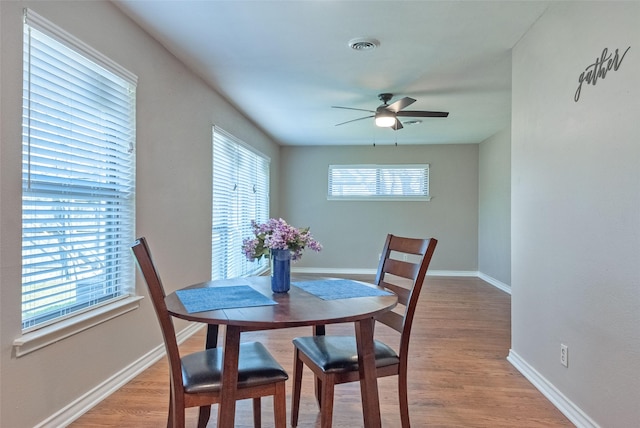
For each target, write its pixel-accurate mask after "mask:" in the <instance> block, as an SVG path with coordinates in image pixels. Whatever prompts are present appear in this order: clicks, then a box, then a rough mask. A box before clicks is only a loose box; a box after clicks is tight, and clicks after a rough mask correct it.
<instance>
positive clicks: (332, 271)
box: [291, 267, 478, 277]
mask: <svg viewBox="0 0 640 428" xmlns="http://www.w3.org/2000/svg"><path fill="white" fill-rule="evenodd" d="M291 272H292V273H302V274H304V273H310V274H322V275H375V274H376V269H353V268H317V267H292V268H291ZM427 276H474V277H475V276H478V272H476V271H468V270H430V271H428V272H427Z"/></svg>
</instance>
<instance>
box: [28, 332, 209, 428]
mask: <svg viewBox="0 0 640 428" xmlns="http://www.w3.org/2000/svg"><path fill="white" fill-rule="evenodd" d="M203 327H204V324H196V323H193V324H190V325H189V326H188V327H187V328H185V329H184V330H182V331H180V332H179V333H178V334H177V340H178V343H182V342H184V341H185V340H187V339H188V338H189V337H191V336H192V335H193V334H195V333H196V332H197V331H199V330H200V329H201V328H203ZM164 355H165V349H164V344H160V345H158V346H156V347H155V348H153V349H152V350H151V351H149V352H147V353H146V354H145V355H143V356H142V357H140V358H139V359H137V360H136V361H134V362H133V363H131V364H130V365H128V366H127V367H125V368H123V369H122V370H120V371H119V372H118V373H116V374H115V375H114V376H112V377H110V378H109V379H107V380H106V381H104V382H102V383H101V384H99V385H97V386H96V387H95V388H93V389H91V390H90V391H88V392H87V393H86V394H84V395H82V396H81V397H79V398H78V399H76V400H75V401H73V402H71V403H70V404H68V405H67V406H65V407H63V408H62V409H60V410H59V411H58V412H56V413H54V414H53V415H51V416H50V417H48V418H47V419H45V420H44V421H42V422H40V423H39V424H37V425H36V426H35V428H53V427H66V426H67V425H69V424H71V422H73V421H75V420H76V419H78V418H79V417H80V416H82V415H83V414H85V413H86V412H88V411H89V410H91V409H92V408H93V407H94V406H96V405H97V404H98V403H100V402H101V401H102V400H104V399H105V398H107V397H108V396H110V395H111V394H113V393H114V392H116V391H117V390H118V389H120V388H122V387H123V386H124V385H125V384H126V383H127V382H129V381H130V380H132V379H133V378H135V377H136V376H138V375H139V374H140V373H142V372H143V371H145V370H146V369H148V368H149V367H151V366H152V365H153V364H154V363H156V362H157V361H159V360H160V359H161V358H162V357H164Z"/></svg>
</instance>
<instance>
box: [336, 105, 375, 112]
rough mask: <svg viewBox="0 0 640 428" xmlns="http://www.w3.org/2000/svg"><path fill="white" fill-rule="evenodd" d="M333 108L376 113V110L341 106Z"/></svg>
mask: <svg viewBox="0 0 640 428" xmlns="http://www.w3.org/2000/svg"><path fill="white" fill-rule="evenodd" d="M331 108H341V109H344V110H358V111H366V112H369V113H375V111H374V110H365V109H363V108H353V107H340V106H331Z"/></svg>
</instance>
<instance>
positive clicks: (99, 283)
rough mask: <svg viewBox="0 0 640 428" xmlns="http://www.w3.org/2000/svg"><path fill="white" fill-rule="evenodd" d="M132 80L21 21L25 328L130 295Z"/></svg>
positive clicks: (32, 17) (38, 21)
mask: <svg viewBox="0 0 640 428" xmlns="http://www.w3.org/2000/svg"><path fill="white" fill-rule="evenodd" d="M135 91H136V77H135V76H134V75H132V74H131V73H129V72H128V71H126V70H124V69H122V68H121V67H120V66H118V65H117V64H114V63H112V62H111V61H110V60H108V59H107V58H105V57H104V56H102V55H100V54H99V53H97V52H95V51H94V50H93V49H91V48H90V47H88V46H86V45H84V44H83V43H82V42H80V41H79V40H77V39H75V38H74V37H73V36H71V35H69V34H67V33H65V32H64V31H63V30H61V29H59V28H57V27H55V26H54V25H53V24H51V23H50V22H48V21H46V20H45V19H44V18H42V17H40V16H38V15H36V14H34V13H33V12H32V11H29V10H27V11H26V12H25V24H24V68H23V127H22V149H23V161H22V182H23V188H22V328H23V331H30V330H33V329H35V328H39V327H42V326H45V325H48V324H51V323H53V322H56V321H59V320H61V319H65V318H67V317H69V316H72V315H77V314H79V313H81V312H86V311H88V310H91V309H93V308H96V307H97V306H102V305H103V304H105V303H108V302H111V301H114V300H116V299H121V298H123V297H126V296H128V295H129V293H130V292H132V289H133V284H134V276H133V275H134V267H133V264H132V259H131V256H130V251H129V245H130V244H131V242H133V239H134V217H135V216H134V214H135V212H134V209H135V155H134V143H135Z"/></svg>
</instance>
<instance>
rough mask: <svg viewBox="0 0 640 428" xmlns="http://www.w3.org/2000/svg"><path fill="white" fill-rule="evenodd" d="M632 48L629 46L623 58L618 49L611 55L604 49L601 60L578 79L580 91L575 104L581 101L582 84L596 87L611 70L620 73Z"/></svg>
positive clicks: (585, 70)
mask: <svg viewBox="0 0 640 428" xmlns="http://www.w3.org/2000/svg"><path fill="white" fill-rule="evenodd" d="M629 49H631V46H629V47H628V48H627V49H626V50H625V51H624V53H623V54H622V56H621V55H620V54H619V53H618V49H616V50H615V51H614V52H613V53H609V50H608V49H607V48H604V50H603V51H602V55H600V58H596V62H594V63H593V64H591V65H589V66H588V67H587V68H585V69H584V71H583V72H582V73H580V77H578V89H577V90H576V94H575V95H574V97H573V100H574V101H575V102H578V100H579V99H580V91H581V90H582V82H587V84H591V85H593V86H595V85H596V82H597V81H598V79H599V78H603V79H604V78H605V76H606V75H607V72H609V71H610V70H611V69H613V71H618V68H620V65H621V64H622V60H623V59H624V56H625V55H626V54H627V52H629Z"/></svg>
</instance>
